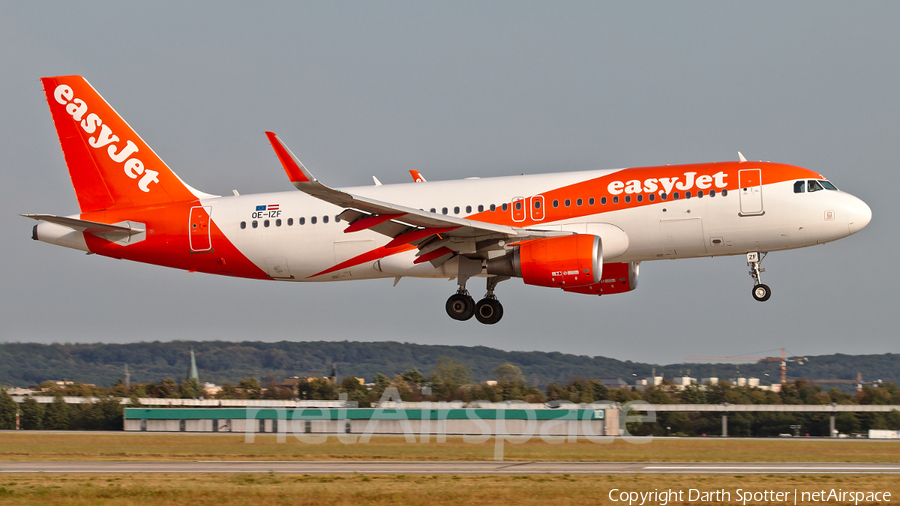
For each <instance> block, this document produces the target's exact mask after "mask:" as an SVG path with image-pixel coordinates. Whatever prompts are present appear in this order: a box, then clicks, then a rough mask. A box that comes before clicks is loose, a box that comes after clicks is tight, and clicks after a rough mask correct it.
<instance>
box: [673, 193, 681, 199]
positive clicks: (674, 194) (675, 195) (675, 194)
mask: <svg viewBox="0 0 900 506" xmlns="http://www.w3.org/2000/svg"><path fill="white" fill-rule="evenodd" d="M678 197H679V195H678V192H675V193H673V194H672V200H678Z"/></svg>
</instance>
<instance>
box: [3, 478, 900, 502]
mask: <svg viewBox="0 0 900 506" xmlns="http://www.w3.org/2000/svg"><path fill="white" fill-rule="evenodd" d="M691 488H694V489H699V490H705V491H712V490H717V489H725V490H727V491H730V492H731V493H732V496H731V501H730V502H723V503H721V504H740V502H738V500H737V497H736V495H735V491H736V489H738V488H742V489H744V490H750V491H762V490H774V491H779V492H785V491H793V490H795V489H796V490H798V492H803V491H814V490H822V489H825V490H830V489H832V488H835V489H838V488H841V489H843V490H859V491H870V490H871V491H876V490H877V491H889V492H891V493H892V498H891V499H892V501H896V498H897V497H900V482H898V480H897V477H896V476H887V475H863V476H852V477H848V476H840V475H838V476H791V477H783V476H772V475H748V476H742V477H740V478H736V477H734V476H696V475H664V476H646V475H614V476H585V475H571V476H570V475H552V476H473V475H462V476H443V475H416V476H382V475H374V476H370V475H351V476H333V475H325V476H319V475H315V476H310V475H290V474H249V475H247V474H238V475H222V474H212V475H184V474H163V475H157V474H154V475H147V474H136V475H39V474H30V475H0V505H3V504H15V505H26V506H27V505H32V504H41V505H43V504H61V505H82V504H105V505H123V506H124V505H138V504H154V505H160V506H165V505H184V504H192V505H194V504H198V505H207V504H208V505H218V504H222V505H253V506H258V505H261V504H266V505H268V504H284V505H292V506H296V505H354V506H356V505H367V504H404V505H408V506H416V505H429V506H434V505H451V504H452V505H456V504H479V505H480V504H489V505H490V504H516V505H554V504H561V505H568V504H571V505H584V504H600V505H607V504H618V505H622V504H623V503H621V502H618V503H617V502H612V501H610V500H609V493H610V491H611V490H613V489H619V490H620V491H623V490H624V491H644V492H647V491H653V490H654V489H659V490H666V489H673V490H683V491H685V492H684V493H685V494H687V490H688V489H691ZM684 499H687V497H686V496H685V497H684ZM684 502H685V503H686V502H687V501H684ZM790 503H793V501H790ZM624 504H627V502H626V503H624ZM636 504H638V503H636ZM645 504H657V503H656V502H653V503H645ZM675 504H682V502H677V501H676V502H675ZM706 504H710V503H706ZM748 504H758V503H755V502H751V503H748ZM769 504H775V503H769ZM781 504H784V503H781ZM861 504H862V503H861Z"/></svg>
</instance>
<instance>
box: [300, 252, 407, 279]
mask: <svg viewBox="0 0 900 506" xmlns="http://www.w3.org/2000/svg"><path fill="white" fill-rule="evenodd" d="M411 249H416V247H415V246H413V245H411V244H402V245H400V246H396V247H393V248H388V247H387V246H382V247H380V248H375V249H373V250H371V251H367V252H365V253H363V254H362V255H357V256H355V257H353V258H351V259H349V260H345V261H343V262H341V263H339V264H337V265H335V266H333V267H329V268H328V269H325V270H324V271H322V272H317V273H316V274H313V275H312V276H308V277H307V278H306V279H311V278H314V277H316V276H322V275H323V274H329V273H332V272H334V271H339V270H341V269H349V268H350V267H353V266H356V265H359V264H361V263H365V262H371V261H373V260H381V259H382V258H384V257H388V256H391V255H396V254H397V253H403V252H404V251H409V250H411Z"/></svg>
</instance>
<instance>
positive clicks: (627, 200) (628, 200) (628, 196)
mask: <svg viewBox="0 0 900 506" xmlns="http://www.w3.org/2000/svg"><path fill="white" fill-rule="evenodd" d="M630 202H631V195H625V203H626V204H628V203H630Z"/></svg>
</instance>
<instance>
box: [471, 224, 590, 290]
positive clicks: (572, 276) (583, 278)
mask: <svg viewBox="0 0 900 506" xmlns="http://www.w3.org/2000/svg"><path fill="white" fill-rule="evenodd" d="M602 271H603V249H602V248H601V245H600V237H598V236H596V235H589V234H573V235H567V236H562V237H551V238H548V239H534V240H531V241H526V242H523V243H521V244H519V245H518V246H516V248H515V249H514V250H513V251H512V253H510V254H507V255H504V256H502V257H499V258H492V259H490V260H488V262H487V273H488V274H495V275H499V276H510V277H517V278H522V280H523V281H524V282H525V284H528V285H536V286H546V287H551V288H564V289H565V288H568V287H572V288H574V287H587V286H591V285H594V284H597V283H599V282H600V274H601V273H602Z"/></svg>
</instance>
